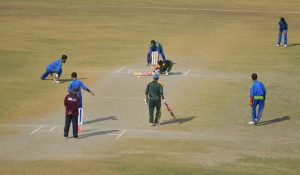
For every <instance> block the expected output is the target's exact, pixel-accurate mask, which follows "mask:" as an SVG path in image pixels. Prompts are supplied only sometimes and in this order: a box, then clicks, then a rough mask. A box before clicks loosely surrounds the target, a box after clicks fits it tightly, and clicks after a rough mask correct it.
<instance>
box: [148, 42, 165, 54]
mask: <svg viewBox="0 0 300 175" xmlns="http://www.w3.org/2000/svg"><path fill="white" fill-rule="evenodd" d="M149 48H150V50H151V51H153V52H154V51H160V50H163V48H162V45H161V44H160V43H159V42H155V46H151V45H150V46H149Z"/></svg>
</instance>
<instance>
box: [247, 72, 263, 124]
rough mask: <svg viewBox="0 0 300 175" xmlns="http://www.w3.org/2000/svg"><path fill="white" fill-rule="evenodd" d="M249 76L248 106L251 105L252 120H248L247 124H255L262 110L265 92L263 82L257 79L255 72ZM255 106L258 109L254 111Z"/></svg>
mask: <svg viewBox="0 0 300 175" xmlns="http://www.w3.org/2000/svg"><path fill="white" fill-rule="evenodd" d="M251 78H252V84H251V86H250V106H251V107H252V121H250V122H249V125H253V124H254V125H256V124H257V123H258V122H259V120H260V118H261V115H262V112H263V110H264V107H265V100H266V93H267V92H266V88H265V86H264V84H263V83H262V82H260V81H258V80H257V74H256V73H253V74H252V75H251ZM257 106H258V111H257V112H256V107H257Z"/></svg>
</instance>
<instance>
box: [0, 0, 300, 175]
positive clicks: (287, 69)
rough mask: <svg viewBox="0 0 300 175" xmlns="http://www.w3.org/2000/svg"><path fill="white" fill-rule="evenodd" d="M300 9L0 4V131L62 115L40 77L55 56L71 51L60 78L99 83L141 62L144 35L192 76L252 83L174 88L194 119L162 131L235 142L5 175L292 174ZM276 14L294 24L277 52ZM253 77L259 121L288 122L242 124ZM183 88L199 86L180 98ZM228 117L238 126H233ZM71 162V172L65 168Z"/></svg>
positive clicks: (31, 165) (28, 165) (33, 164)
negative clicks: (260, 102)
mask: <svg viewBox="0 0 300 175" xmlns="http://www.w3.org/2000/svg"><path fill="white" fill-rule="evenodd" d="M298 7H300V1H298V0H286V1H277V0H276V1H274V0H264V1H261V0H251V1H246V0H240V1H235V0H214V1H208V0H202V1H201V0H199V1H196V0H189V1H188V2H184V1H181V0H174V1H171V0H166V1H150V0H145V1H137V0H135V1H134V0H129V1H121V0H119V1H118V0H112V1H108V0H107V1H104V0H102V1H96V0H85V1H83V0H82V1H81V0H78V1H71V0H64V1H58V0H53V1H51V0H44V1H37V0H28V1H17V0H0V24H1V28H0V36H1V38H0V63H1V64H0V75H1V77H0V83H1V86H0V91H1V93H0V108H1V110H0V117H1V124H4V123H12V122H16V121H22V120H26V119H27V118H28V116H31V119H34V118H36V119H40V116H42V115H43V114H48V113H51V112H53V110H54V111H55V109H56V108H61V105H62V97H63V96H64V95H65V93H66V87H67V83H65V84H60V85H55V84H52V83H51V81H41V80H40V79H39V78H40V76H41V74H42V73H43V72H44V71H45V68H46V66H47V64H49V63H50V62H52V61H54V60H55V59H57V58H58V57H60V56H61V55H62V54H66V55H68V60H67V64H64V67H63V77H62V78H65V79H68V78H69V74H70V73H71V72H72V71H77V72H78V73H79V76H80V77H81V78H86V79H84V82H85V83H86V84H87V85H92V84H93V83H94V82H95V81H96V79H98V78H101V76H103V75H96V74H94V73H91V72H89V71H93V70H115V69H117V68H120V67H121V66H124V65H130V64H135V63H140V64H143V63H144V60H145V57H146V53H147V51H148V45H149V41H150V40H151V39H156V40H158V41H160V42H161V43H162V44H163V47H164V51H165V54H166V56H167V58H170V59H176V60H178V62H181V63H183V64H185V65H190V66H191V67H192V68H193V69H201V70H206V71H208V72H222V73H226V74H227V75H232V77H233V79H234V77H238V76H239V75H245V74H246V75H249V81H244V80H241V81H238V80H236V81H235V82H227V81H223V80H222V78H220V79H204V80H201V81H185V83H186V84H185V86H183V87H181V88H178V89H177V91H178V96H177V97H176V99H181V98H180V95H185V98H184V99H181V101H178V102H176V103H177V104H180V105H181V107H180V108H177V109H176V111H177V113H179V115H181V116H188V115H195V116H197V117H198V118H197V120H196V119H195V120H193V121H192V122H187V123H185V124H183V125H182V126H180V127H178V128H176V126H167V127H169V128H170V129H175V130H180V131H190V132H196V131H197V132H198V131H199V132H200V130H199V128H201V130H209V131H215V130H220V131H224V133H226V135H232V136H233V138H234V139H233V140H232V142H226V141H223V140H222V136H216V135H212V137H214V138H218V137H220V138H219V139H212V140H211V139H210V138H209V136H207V137H208V138H207V139H204V140H189V141H180V140H160V139H152V140H149V139H136V140H135V139H128V140H124V141H122V142H121V144H119V145H114V146H113V147H112V148H111V150H110V151H109V152H106V153H101V156H103V157H102V158H99V159H87V160H84V161H82V162H79V161H77V160H76V161H75V160H74V161H71V160H41V161H7V160H5V158H2V159H0V164H1V165H0V174H45V175H46V174H82V173H85V174H111V175H115V174H116V175H117V174H124V175H127V174H128V175H129V174H130V175H132V174H137V175H138V174H139V175H140V174H164V175H167V174H170V175H171V174H180V175H181V174H187V175H192V174H204V175H206V174H214V175H216V174H221V175H223V174H224V175H234V174H237V175H240V174H242V175H254V174H258V175H264V174H272V175H282V174H291V175H296V174H299V173H300V169H299V164H300V158H299V157H300V141H299V136H300V135H299V133H300V132H299V123H300V119H299V113H300V110H299V106H300V96H299V95H300V93H299V89H300V81H299V80H300V79H299V75H300V57H299V55H300V30H299V28H300V18H299V17H300V11H299V8H298ZM280 12H282V13H280ZM281 16H285V18H286V20H287V22H288V24H289V33H288V36H289V45H290V47H288V48H286V49H285V48H283V47H280V48H277V47H275V46H276V40H277V33H278V24H277V23H278V21H279V18H280V17H281ZM199 65H200V66H199ZM252 72H256V73H258V76H259V79H260V80H262V81H263V82H264V83H265V85H266V87H267V90H268V96H267V102H266V111H265V113H264V115H263V119H265V120H272V119H274V118H280V117H283V116H289V117H290V120H289V121H286V122H279V123H278V124H274V125H266V126H265V127H257V128H255V129H253V127H249V126H247V120H248V119H246V117H245V116H249V115H250V114H248V113H249V111H250V109H248V106H247V105H248V88H249V85H250V75H251V73H252ZM188 87H194V89H192V90H189V91H185V90H186V89H187V88H188ZM174 94H177V93H174ZM96 95H97V94H96ZM199 116H208V117H207V118H206V117H199ZM209 116H218V117H215V118H214V117H209ZM231 116H232V118H234V119H236V122H237V123H239V124H241V123H242V124H241V125H238V126H236V125H235V124H234V123H233V122H232V121H231V120H230V119H231ZM239 116H240V118H239ZM243 124H244V125H243ZM241 132H245V133H241ZM9 133H10V131H0V135H7V134H9ZM245 136H249V137H245ZM254 136H257V137H254ZM252 137H254V138H253V140H251V138H252ZM119 150H123V152H121V151H120V152H119ZM249 150H250V154H249V152H248V151H249ZM131 151H132V152H134V151H140V153H136V154H130V153H129V152H131ZM227 151H228V152H227ZM124 152H125V153H124ZM99 154H100V153H99ZM70 166H71V167H74V169H68V170H65V167H70ZM62 172H63V173H62Z"/></svg>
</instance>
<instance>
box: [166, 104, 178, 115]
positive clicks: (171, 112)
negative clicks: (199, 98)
mask: <svg viewBox="0 0 300 175" xmlns="http://www.w3.org/2000/svg"><path fill="white" fill-rule="evenodd" d="M165 105H166V107H167V110H168V111H169V112H170V115H171V116H172V117H173V119H175V118H176V117H175V115H174V113H173V111H172V109H171V107H170V106H169V105H168V104H167V103H165Z"/></svg>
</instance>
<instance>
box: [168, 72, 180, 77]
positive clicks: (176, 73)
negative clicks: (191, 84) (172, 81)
mask: <svg viewBox="0 0 300 175" xmlns="http://www.w3.org/2000/svg"><path fill="white" fill-rule="evenodd" d="M181 74H182V72H170V73H169V76H173V75H174V76H175V75H181Z"/></svg>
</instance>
